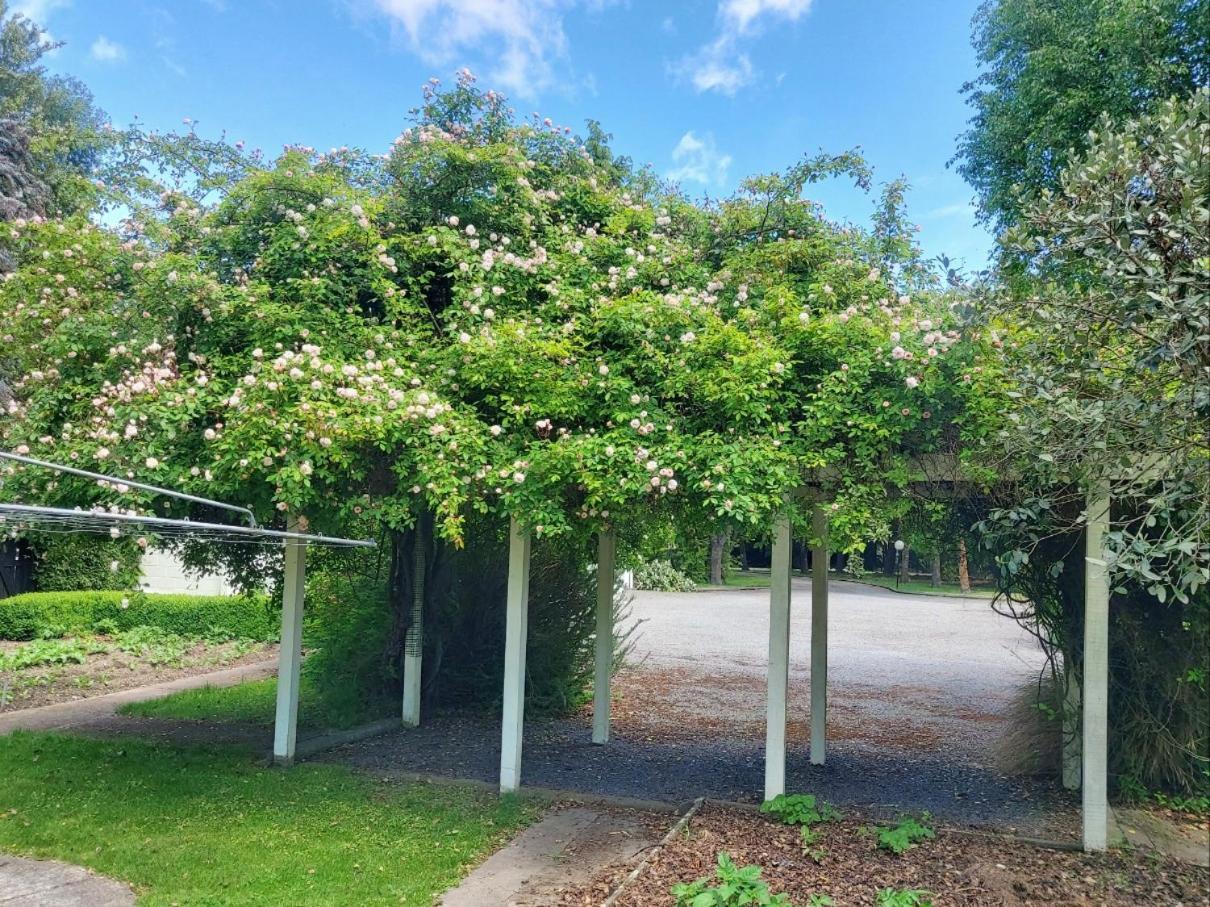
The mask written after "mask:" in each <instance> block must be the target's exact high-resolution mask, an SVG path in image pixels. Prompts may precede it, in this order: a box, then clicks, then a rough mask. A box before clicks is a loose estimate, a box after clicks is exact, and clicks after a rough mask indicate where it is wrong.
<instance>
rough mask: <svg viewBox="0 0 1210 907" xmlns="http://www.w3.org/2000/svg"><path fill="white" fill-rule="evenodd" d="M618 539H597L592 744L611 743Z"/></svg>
mask: <svg viewBox="0 0 1210 907" xmlns="http://www.w3.org/2000/svg"><path fill="white" fill-rule="evenodd" d="M617 552H618V538H617V535H616V534H615V533H614V531H613V530H612V529H608V530H604V531H602V532H601V535H600V537H599V538H598V539H597V634H596V641H595V644H594V647H593V661H594V664H593V682H592V742H593V743H597V744H601V743H608V742H609V705H610V702H609V697H610V681H611V680H612V677H613V584H614V579H615V576H616V571H617V563H616V562H617Z"/></svg>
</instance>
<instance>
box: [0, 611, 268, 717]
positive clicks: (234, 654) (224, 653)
mask: <svg viewBox="0 0 1210 907" xmlns="http://www.w3.org/2000/svg"><path fill="white" fill-rule="evenodd" d="M276 650H277V646H276V645H273V644H270V643H265V642H258V641H254V640H248V639H232V640H226V641H206V640H202V639H190V638H187V637H180V636H176V635H174V634H169V633H164V632H163V631H158V630H155V629H152V628H146V627H140V628H135V629H133V630H130V631H126V632H123V633H119V634H115V635H112V636H108V635H89V636H79V637H68V638H65V639H45V640H35V641H33V642H6V641H0V714H3V713H6V712H12V711H15V710H18V709H30V708H36V707H38V706H44V705H53V704H55V703H59V702H71V701H74V700H78V699H88V698H90V697H93V696H100V695H103V694H105V693H113V692H117V691H119V690H128V689H133V688H135V687H141V686H146V685H148V684H154V683H161V682H164V681H168V680H176V679H178V678H181V677H190V676H193V675H195V674H206V673H209V672H211V671H217V670H220V669H222V668H230V667H239V666H242V665H249V664H255V663H257V662H260V661H265V660H266V659H269V658H272V657H273V656H274V655H275V653H276Z"/></svg>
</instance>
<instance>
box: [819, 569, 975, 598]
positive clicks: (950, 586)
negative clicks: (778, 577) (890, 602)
mask: <svg viewBox="0 0 1210 907" xmlns="http://www.w3.org/2000/svg"><path fill="white" fill-rule="evenodd" d="M828 577H829V578H830V579H835V580H841V581H843V582H850V583H865V584H866V585H869V586H880V587H882V588H883V589H890V590H892V591H895V592H902V593H904V594H907V595H948V596H953V595H957V596H960V597H962V598H994V597H995V594H996V593H995V590H994V589H990V588H988V587H986V586H974V587H972V588H971V591H970V592H963V591H962V589H961V588H959V586H958V584H957V583H942V584H941V585H940V586H934V585H933V584H932V583H930V582H929V581H928V580H920V579H911V580H908V581H907V582H906V583H903V582H901V583H900V584H899V588H898V589H896V588H895V577H893V576H885V575H883V574H881V573H867V574H866V575H865V576H863V577H861V578H860V579H857V578H854V577H852V576H849V575H848V574H847V573H829V574H828Z"/></svg>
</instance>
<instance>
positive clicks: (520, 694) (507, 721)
mask: <svg viewBox="0 0 1210 907" xmlns="http://www.w3.org/2000/svg"><path fill="white" fill-rule="evenodd" d="M530 541H531V540H530V534H529V531H528V530H526V529H522V528H521V526H520V524H519V523H517V521H516V520H515V519H514V520H512V521H510V523H509V529H508V601H507V605H506V611H505V627H504V720H503V726H502V729H501V734H500V792H501V793H508V792H509V791H514V790H516V789H517V788H518V787H519V786H520V784H521V734H522V731H523V730H524V725H525V642H526V637H527V635H528V631H529V552H530Z"/></svg>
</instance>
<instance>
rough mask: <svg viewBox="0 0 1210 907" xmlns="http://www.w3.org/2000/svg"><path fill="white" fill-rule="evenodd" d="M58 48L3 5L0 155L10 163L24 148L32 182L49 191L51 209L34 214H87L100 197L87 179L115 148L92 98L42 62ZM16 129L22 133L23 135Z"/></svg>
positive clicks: (0, 0) (0, 19)
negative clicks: (19, 128) (110, 146)
mask: <svg viewBox="0 0 1210 907" xmlns="http://www.w3.org/2000/svg"><path fill="white" fill-rule="evenodd" d="M59 46H60V44H59V43H56V42H54V41H52V40H51V39H50V38H49V36H48V35H47V34H46V32H45V31H44V30H43V29H42V28H40V27H39V26H38V25H37V24H36V23H34V22H33V21H31V20H30V19H28V18H26V17H25V16H23V15H21V14H20V13H12V12H10V11H9V4H8V0H0V123H3V124H5V125H3V126H0V137H8V138H9V139H10V140H11V141H10V142H8V143H6V147H5V148H4V149H0V153H3V154H4V155H5V157H6V159H8V160H9V161H10V162H12V161H15V160H16V154H17V152H16V148H17V147H18V146H23V153H24V154H25V155H27V160H26V164H27V166H28V171H29V175H30V176H31V177H32V178H34V179H36V180H37V181H39V182H41V183H44V184H45V185H46V186H47V187H48V188H49V197H47V198H46V199H44V201H43V203H42V205H41V207H43V208H45V209H47V210H40V211H37V212H36V213H61V214H66V213H72V212H76V211H80V210H84V209H86V208H87V207H89V206H90V205H91V204H92V202H93V200H94V196H95V193H94V190H93V187H92V185H91V184H90V182H89V180H88V177H89V175H90V174H92V173H93V172H94V171H95V170H96V168H97V166H98V164H99V162H100V157H101V154H102V152H103V151H104V149H105V147H106V145H107V144H108V141H109V136H108V133H107V130H106V129H105V115H104V114H103V113H102V112H101V111H100V110H99V109H98V108H97V107H96V105H95V104H94V103H93V97H92V93H91V92H90V91H89V90H88V89H87V88H86V87H85V86H84V84H83V83H82V82H80V81H79V80H77V79H74V78H71V77H69V76H60V75H54V74H52V73H50V72H48V71H47V69H46V65H45V63H44V58H45V57H46V55H47V54H48V53H50V52H51V51H52V50H54V49H55V48H57V47H59ZM14 123H15V124H19V125H20V126H22V127H24V129H23V130H22V133H21V134H17V132H16V127H14V125H13V124H14ZM14 135H16V138H13V136H14ZM4 217H5V215H4V214H3V212H0V219H4Z"/></svg>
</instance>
